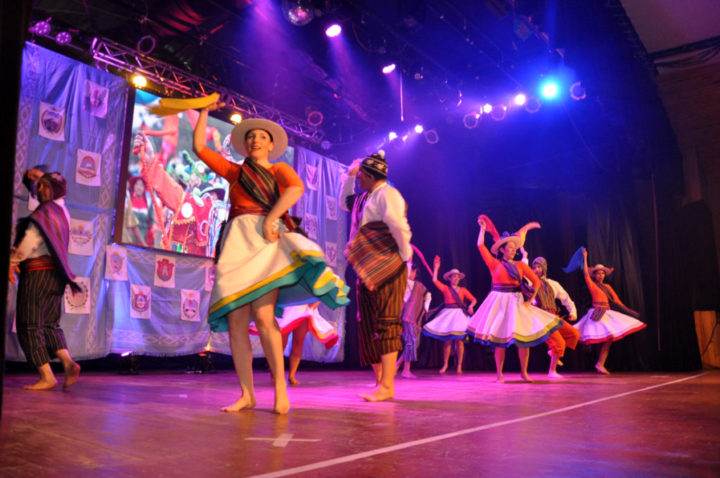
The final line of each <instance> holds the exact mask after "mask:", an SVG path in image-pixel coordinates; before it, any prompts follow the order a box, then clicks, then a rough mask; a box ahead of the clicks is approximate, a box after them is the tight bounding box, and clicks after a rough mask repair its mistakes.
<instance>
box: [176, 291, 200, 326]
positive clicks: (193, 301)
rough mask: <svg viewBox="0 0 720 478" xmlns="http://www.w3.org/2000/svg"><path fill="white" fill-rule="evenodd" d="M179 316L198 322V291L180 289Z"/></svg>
mask: <svg viewBox="0 0 720 478" xmlns="http://www.w3.org/2000/svg"><path fill="white" fill-rule="evenodd" d="M180 308H181V310H180V318H181V319H182V320H187V321H188V322H200V291H199V290H188V289H180Z"/></svg>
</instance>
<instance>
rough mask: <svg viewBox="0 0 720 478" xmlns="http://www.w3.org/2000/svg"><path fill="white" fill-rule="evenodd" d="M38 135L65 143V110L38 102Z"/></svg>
mask: <svg viewBox="0 0 720 478" xmlns="http://www.w3.org/2000/svg"><path fill="white" fill-rule="evenodd" d="M38 121H39V122H40V125H39V127H38V134H39V135H40V136H42V137H43V138H47V139H51V140H53V141H65V108H61V107H59V106H55V105H51V104H48V103H43V102H42V101H41V102H40V114H39V115H38Z"/></svg>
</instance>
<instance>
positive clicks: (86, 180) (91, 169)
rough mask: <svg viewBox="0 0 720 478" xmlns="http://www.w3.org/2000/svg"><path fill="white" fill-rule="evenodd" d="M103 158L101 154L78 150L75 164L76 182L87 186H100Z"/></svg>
mask: <svg viewBox="0 0 720 478" xmlns="http://www.w3.org/2000/svg"><path fill="white" fill-rule="evenodd" d="M101 161H102V156H101V155H100V154H99V153H93V152H92V151H85V150H84V149H78V150H77V162H76V163H75V182H76V183H78V184H84V185H85V186H95V187H99V186H100V163H101Z"/></svg>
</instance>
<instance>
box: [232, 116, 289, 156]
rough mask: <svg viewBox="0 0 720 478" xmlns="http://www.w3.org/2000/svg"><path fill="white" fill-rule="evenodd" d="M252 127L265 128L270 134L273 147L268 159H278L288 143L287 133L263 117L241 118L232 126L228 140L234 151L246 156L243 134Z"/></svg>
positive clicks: (252, 128)
mask: <svg viewBox="0 0 720 478" xmlns="http://www.w3.org/2000/svg"><path fill="white" fill-rule="evenodd" d="M254 129H262V130H265V131H267V132H268V133H270V136H272V142H273V145H274V148H273V150H272V151H270V154H269V156H268V159H269V160H271V161H272V160H274V159H278V158H279V157H280V156H282V155H283V153H284V152H285V150H286V149H287V145H288V137H287V133H286V132H285V130H284V129H283V128H282V126H280V125H279V124H277V123H275V122H274V121H270V120H266V119H263V118H250V119H246V120H242V121H241V122H240V123H238V124H237V125H236V126H235V127H234V128H233V130H232V133H231V134H230V142H231V143H232V145H233V148H235V151H237V152H238V153H240V154H241V155H243V156H245V157H247V156H248V151H247V149H246V148H245V135H246V134H248V132H249V131H252V130H254Z"/></svg>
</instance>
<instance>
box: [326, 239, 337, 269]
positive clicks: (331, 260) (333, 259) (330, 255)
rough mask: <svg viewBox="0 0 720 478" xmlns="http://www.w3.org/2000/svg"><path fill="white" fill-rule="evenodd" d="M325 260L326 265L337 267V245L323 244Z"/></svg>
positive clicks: (332, 243) (331, 243)
mask: <svg viewBox="0 0 720 478" xmlns="http://www.w3.org/2000/svg"><path fill="white" fill-rule="evenodd" d="M325 259H326V260H327V265H329V266H330V267H335V266H336V265H337V244H336V243H334V242H326V243H325Z"/></svg>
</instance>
